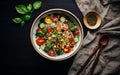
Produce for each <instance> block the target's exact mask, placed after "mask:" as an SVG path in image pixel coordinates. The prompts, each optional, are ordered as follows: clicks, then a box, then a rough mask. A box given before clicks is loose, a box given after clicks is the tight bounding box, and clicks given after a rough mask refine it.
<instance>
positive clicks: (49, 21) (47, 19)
mask: <svg viewBox="0 0 120 75" xmlns="http://www.w3.org/2000/svg"><path fill="white" fill-rule="evenodd" d="M45 23H47V24H51V23H52V20H51V18H50V16H47V17H46V18H45Z"/></svg>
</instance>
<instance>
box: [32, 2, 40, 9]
mask: <svg viewBox="0 0 120 75" xmlns="http://www.w3.org/2000/svg"><path fill="white" fill-rule="evenodd" d="M41 4H42V3H41V1H36V2H34V3H33V8H34V9H39V8H40V7H41Z"/></svg>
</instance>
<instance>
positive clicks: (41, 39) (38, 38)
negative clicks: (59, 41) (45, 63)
mask: <svg viewBox="0 0 120 75" xmlns="http://www.w3.org/2000/svg"><path fill="white" fill-rule="evenodd" d="M44 43H45V40H44V39H43V38H41V37H37V38H36V44H37V45H39V46H40V45H43V44H44Z"/></svg>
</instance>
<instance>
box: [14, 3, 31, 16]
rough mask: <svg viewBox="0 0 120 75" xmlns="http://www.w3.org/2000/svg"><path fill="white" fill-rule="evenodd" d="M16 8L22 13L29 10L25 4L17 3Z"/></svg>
mask: <svg viewBox="0 0 120 75" xmlns="http://www.w3.org/2000/svg"><path fill="white" fill-rule="evenodd" d="M15 8H16V11H17V12H18V13H20V14H26V13H28V12H29V11H28V9H27V8H26V6H25V5H17V6H16V7H15Z"/></svg>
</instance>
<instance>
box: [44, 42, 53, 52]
mask: <svg viewBox="0 0 120 75" xmlns="http://www.w3.org/2000/svg"><path fill="white" fill-rule="evenodd" d="M51 48H52V45H51V44H49V45H46V46H45V48H44V50H45V51H46V52H48V50H50V49H51Z"/></svg>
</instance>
